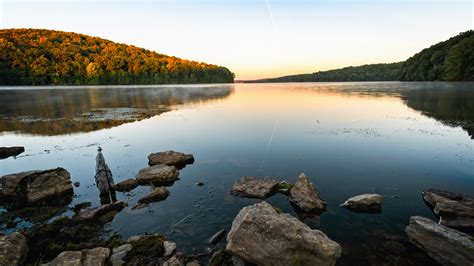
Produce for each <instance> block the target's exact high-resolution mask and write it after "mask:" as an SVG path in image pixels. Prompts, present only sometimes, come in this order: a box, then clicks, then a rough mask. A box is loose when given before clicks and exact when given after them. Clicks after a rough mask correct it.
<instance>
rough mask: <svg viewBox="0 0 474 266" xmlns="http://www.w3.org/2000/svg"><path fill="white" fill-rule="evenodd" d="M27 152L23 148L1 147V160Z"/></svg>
mask: <svg viewBox="0 0 474 266" xmlns="http://www.w3.org/2000/svg"><path fill="white" fill-rule="evenodd" d="M22 152H25V148H23V147H0V160H1V159H6V158H8V157H10V156H17V155H18V154H20V153H22Z"/></svg>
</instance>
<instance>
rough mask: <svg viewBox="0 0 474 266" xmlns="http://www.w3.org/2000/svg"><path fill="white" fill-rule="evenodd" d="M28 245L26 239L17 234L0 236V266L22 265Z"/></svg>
mask: <svg viewBox="0 0 474 266" xmlns="http://www.w3.org/2000/svg"><path fill="white" fill-rule="evenodd" d="M27 253H28V245H27V243H26V237H25V236H24V235H22V234H20V233H18V232H13V233H11V234H9V235H3V236H0V265H13V266H15V265H23V263H24V261H25V258H26V254H27Z"/></svg>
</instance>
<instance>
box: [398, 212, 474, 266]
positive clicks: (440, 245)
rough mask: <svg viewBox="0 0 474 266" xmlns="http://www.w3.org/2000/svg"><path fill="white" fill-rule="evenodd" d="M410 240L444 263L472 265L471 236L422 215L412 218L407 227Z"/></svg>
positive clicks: (473, 259)
mask: <svg viewBox="0 0 474 266" xmlns="http://www.w3.org/2000/svg"><path fill="white" fill-rule="evenodd" d="M405 232H406V233H407V235H408V239H409V241H410V242H411V243H412V244H414V245H415V246H417V247H419V248H420V249H422V250H423V251H425V252H426V253H427V254H428V255H429V256H430V257H432V258H433V259H435V260H437V261H438V262H439V263H441V264H443V265H457V266H464V265H465V266H468V265H469V266H472V263H473V262H474V241H473V239H472V237H471V236H469V235H468V234H465V233H463V232H460V231H457V230H455V229H452V228H449V227H447V226H444V225H440V224H437V223H436V222H434V221H432V220H430V219H428V218H424V217H420V216H413V217H411V218H410V224H409V225H408V226H407V227H406V228H405Z"/></svg>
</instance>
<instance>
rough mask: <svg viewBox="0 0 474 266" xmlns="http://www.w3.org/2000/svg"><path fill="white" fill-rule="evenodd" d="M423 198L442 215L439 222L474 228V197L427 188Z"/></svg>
mask: <svg viewBox="0 0 474 266" xmlns="http://www.w3.org/2000/svg"><path fill="white" fill-rule="evenodd" d="M422 195H423V199H424V200H425V201H426V202H427V203H428V204H429V205H430V206H431V207H432V208H433V212H434V213H435V214H436V215H438V216H439V217H440V219H439V223H440V224H442V225H446V226H449V227H453V228H459V229H474V199H473V198H470V197H468V196H466V195H463V194H460V193H453V192H448V191H443V190H438V189H426V190H423V192H422Z"/></svg>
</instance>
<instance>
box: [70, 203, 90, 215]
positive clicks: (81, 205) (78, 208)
mask: <svg viewBox="0 0 474 266" xmlns="http://www.w3.org/2000/svg"><path fill="white" fill-rule="evenodd" d="M91 204H92V203H91V202H89V201H88V202H81V203H78V204H76V205H74V207H72V211H74V212H75V213H78V212H80V211H81V210H82V209H85V208H88V207H90V206H91Z"/></svg>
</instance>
